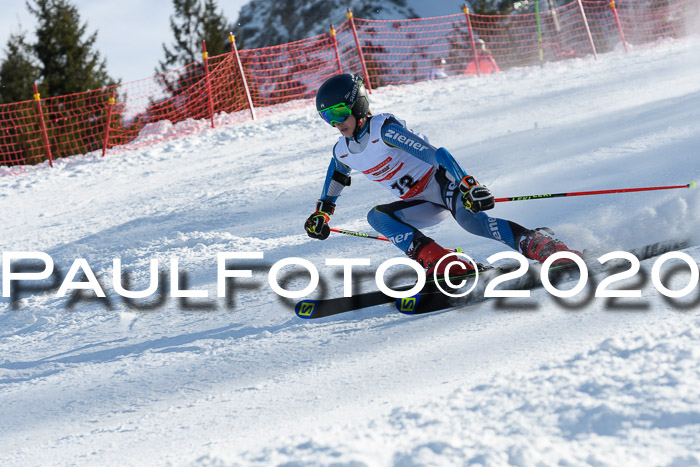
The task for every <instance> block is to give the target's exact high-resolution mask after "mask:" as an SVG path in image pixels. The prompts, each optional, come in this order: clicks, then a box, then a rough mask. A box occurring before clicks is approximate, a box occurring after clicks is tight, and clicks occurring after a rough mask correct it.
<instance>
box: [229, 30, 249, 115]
mask: <svg viewBox="0 0 700 467" xmlns="http://www.w3.org/2000/svg"><path fill="white" fill-rule="evenodd" d="M228 41H229V42H230V43H231V53H232V54H233V55H234V56H235V57H236V64H237V65H238V71H239V72H240V74H241V81H242V82H243V89H244V90H245V98H246V99H247V100H248V108H249V109H250V118H252V119H253V120H255V107H254V106H253V99H252V98H251V97H250V88H249V87H248V80H246V77H245V72H244V71H243V63H242V62H241V55H240V54H239V53H238V47H237V46H236V38H235V37H234V35H233V33H232V32H230V33H228Z"/></svg>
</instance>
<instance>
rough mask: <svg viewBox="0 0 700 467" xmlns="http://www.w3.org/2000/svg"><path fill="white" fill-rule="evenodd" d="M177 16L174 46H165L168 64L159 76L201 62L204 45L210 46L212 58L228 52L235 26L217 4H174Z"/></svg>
mask: <svg viewBox="0 0 700 467" xmlns="http://www.w3.org/2000/svg"><path fill="white" fill-rule="evenodd" d="M173 7H174V8H175V13H174V14H173V15H172V16H171V17H170V29H171V30H172V32H173V38H174V44H173V45H172V47H168V46H167V45H165V44H163V52H164V53H165V60H163V61H161V62H159V64H158V68H156V73H164V72H167V71H168V70H171V69H173V68H175V67H178V66H186V65H189V64H191V63H194V62H195V61H197V60H199V58H200V57H201V54H202V41H203V40H204V41H206V43H207V52H208V53H209V55H210V56H214V55H219V54H222V53H224V52H227V51H228V33H229V31H230V29H231V26H230V25H229V24H228V23H227V22H226V18H225V17H224V16H223V14H222V13H220V12H219V11H217V10H218V7H217V4H216V0H204V4H202V1H201V0H173Z"/></svg>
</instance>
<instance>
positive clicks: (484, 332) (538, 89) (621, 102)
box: [0, 38, 700, 466]
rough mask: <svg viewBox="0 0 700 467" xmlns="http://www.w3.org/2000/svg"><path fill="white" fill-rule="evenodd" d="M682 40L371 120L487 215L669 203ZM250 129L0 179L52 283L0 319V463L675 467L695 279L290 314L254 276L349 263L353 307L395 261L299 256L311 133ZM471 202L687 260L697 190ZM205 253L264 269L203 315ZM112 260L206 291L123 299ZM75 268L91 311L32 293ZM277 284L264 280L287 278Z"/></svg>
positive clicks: (681, 274) (596, 244) (586, 202)
mask: <svg viewBox="0 0 700 467" xmlns="http://www.w3.org/2000/svg"><path fill="white" fill-rule="evenodd" d="M699 48H700V40H698V39H697V38H694V39H687V40H683V41H668V42H663V43H659V44H655V45H654V46H653V47H649V48H640V47H637V48H635V49H633V50H632V51H631V52H630V53H629V54H625V53H624V52H622V51H619V52H614V53H610V54H606V55H603V56H600V57H598V60H595V59H593V58H592V57H590V58H585V59H575V60H570V61H566V62H560V63H553V64H545V65H544V66H543V67H532V68H525V69H514V70H509V71H508V72H506V73H501V74H499V75H495V76H488V77H481V78H475V77H472V78H469V77H463V76H458V77H451V78H448V79H445V80H440V81H433V82H425V83H419V84H415V85H411V86H402V87H388V88H381V89H379V90H376V91H375V92H374V93H373V94H372V96H371V97H372V109H373V111H374V112H375V113H379V112H393V113H394V114H396V115H397V116H399V117H400V118H402V119H405V120H406V121H407V122H408V124H409V126H410V127H411V128H413V129H415V130H417V131H421V132H423V133H424V134H426V135H428V136H429V138H430V140H431V142H432V143H433V144H436V145H437V146H444V147H446V148H448V149H449V150H450V151H451V153H452V154H453V155H455V157H456V158H457V159H458V160H459V162H460V163H461V164H462V165H463V167H464V168H465V169H466V170H467V171H468V172H469V173H470V174H473V175H475V176H476V177H477V179H478V180H479V181H480V182H482V183H484V184H486V185H488V186H489V187H490V188H491V190H492V191H493V192H494V193H495V194H496V196H497V197H505V196H517V195H531V194H541V193H557V192H569V191H587V190H597V189H612V188H634V187H644V186H658V185H684V184H688V183H690V182H692V181H694V180H699V179H700V176H699V175H700V157H699V154H698V148H699V147H700V130H699V129H700V79H698V77H699V76H700V54H699V53H698V49H699ZM261 114H263V115H262V116H261V118H259V119H258V120H257V121H251V122H248V123H243V124H237V125H222V126H219V127H217V128H215V129H213V130H212V129H209V128H208V127H207V125H208V122H201V123H197V122H189V123H188V125H195V126H196V125H198V124H199V125H201V127H202V129H201V131H199V132H198V133H197V134H196V135H194V136H188V137H184V138H169V139H167V140H165V141H164V142H161V143H157V144H152V145H150V146H145V147H140V148H138V149H134V150H121V151H112V152H110V153H108V155H107V156H106V157H105V158H101V157H99V156H100V154H88V155H86V156H75V157H71V158H66V159H62V160H59V161H56V162H55V164H54V165H55V167H54V168H49V167H48V166H47V165H46V164H44V165H41V166H37V167H32V168H28V169H27V170H26V171H25V173H23V174H20V175H5V176H2V177H0V212H2V214H3V223H2V227H1V232H2V235H0V244H1V245H2V251H3V253H7V252H18V251H29V252H37V251H40V252H45V253H47V254H48V255H49V256H50V257H51V258H52V259H53V261H54V263H55V266H56V270H57V273H56V275H55V277H54V279H56V280H57V282H56V283H55V284H54V288H53V289H52V290H49V291H31V290H20V291H18V292H17V294H14V295H13V297H12V300H13V301H12V302H11V301H10V300H11V299H10V298H7V297H4V298H2V299H1V301H0V464H1V465H69V464H91V465H117V464H118V465H162V464H173V465H193V464H194V465H231V464H233V465H250V464H253V465H277V464H292V465H308V464H338V465H363V464H367V465H401V466H409V465H459V464H469V465H508V464H512V465H521V466H531V465H533V466H534V465H582V464H591V465H610V466H618V465H623V464H624V465H679V466H680V465H700V453H699V452H698V446H700V374H699V368H700V366H699V361H700V330H699V329H698V326H699V325H700V315H699V314H698V311H697V310H698V305H699V304H700V287H698V286H697V283H696V287H695V288H694V290H693V291H692V292H691V293H690V294H689V295H688V296H687V297H685V298H679V299H669V298H666V297H664V296H662V295H661V294H660V293H659V291H657V289H656V288H655V286H654V285H653V283H652V281H651V280H650V275H651V273H650V272H651V269H652V265H653V264H654V260H653V259H652V260H648V261H644V262H642V270H641V271H640V272H639V273H637V274H636V275H635V277H634V278H632V279H628V280H625V281H623V282H620V283H617V284H616V286H615V287H618V288H619V287H624V288H626V289H632V290H633V289H640V290H641V298H623V299H605V298H594V297H592V296H591V294H592V292H594V291H595V287H594V286H595V285H596V280H598V281H599V279H596V280H594V279H591V281H590V282H589V287H588V288H587V289H586V290H587V291H586V292H584V293H582V294H581V296H577V297H574V298H571V299H561V300H559V299H555V298H554V297H553V296H552V295H551V294H549V293H547V292H546V291H544V290H542V289H537V290H533V291H532V294H531V296H530V297H529V298H520V299H506V300H500V301H499V300H490V301H484V302H481V303H478V304H472V305H469V306H465V307H462V308H459V309H454V310H451V311H447V312H441V313H435V314H429V315H422V316H419V317H409V316H405V315H402V314H400V313H398V312H396V311H395V309H394V308H393V306H380V307H375V308H371V309H366V310H362V311H357V312H353V313H349V314H344V315H339V316H337V317H332V318H325V319H320V320H315V321H304V320H301V319H299V318H297V317H296V316H295V314H294V312H293V304H294V301H293V300H287V299H282V298H280V297H279V296H278V295H276V294H275V293H274V292H273V291H272V290H271V287H270V285H269V284H268V271H269V269H270V267H271V266H272V265H273V264H274V263H276V262H277V261H279V260H282V259H285V258H290V257H301V258H304V259H306V260H309V261H311V262H313V263H314V264H316V265H317V267H318V269H319V271H320V274H321V277H322V280H323V283H324V284H325V287H326V288H327V293H328V295H329V296H340V295H342V293H343V279H342V275H341V273H340V268H338V267H334V266H327V265H325V259H327V258H370V259H371V262H372V264H371V266H369V267H363V268H357V271H356V275H357V277H358V280H359V282H358V288H360V289H361V290H370V289H374V288H375V287H376V286H375V284H374V281H373V273H374V271H375V270H376V268H377V267H378V266H379V265H380V264H381V263H382V262H384V261H385V260H387V259H390V258H393V257H396V256H400V255H401V253H400V252H399V251H398V250H397V249H396V248H394V247H393V246H392V245H390V244H388V243H385V242H380V241H375V240H368V239H361V238H356V237H350V236H343V235H333V236H331V237H330V238H329V239H328V240H326V241H323V242H320V241H316V240H311V239H309V238H308V237H307V236H306V235H305V234H304V232H303V229H302V225H303V223H304V220H305V219H306V217H307V216H308V215H309V214H310V213H311V212H312V211H313V210H314V206H315V203H316V200H317V198H318V196H319V193H320V190H321V186H322V184H323V180H324V177H325V173H326V168H327V166H328V161H329V157H330V154H331V148H332V146H333V144H334V143H335V141H336V137H337V135H336V133H335V130H334V129H332V128H330V127H329V126H327V125H326V124H325V123H324V122H323V121H322V120H321V119H320V118H318V116H317V115H316V112H315V109H314V107H313V104H312V102H308V103H304V105H303V106H301V107H297V108H291V109H290V108H284V109H277V110H275V109H268V110H267V111H265V112H261ZM163 131H164V132H168V131H172V128H171V126H170V125H163ZM391 200H392V199H391V196H390V194H389V193H388V192H386V191H384V190H383V189H382V188H381V187H380V186H379V185H376V184H371V183H370V182H368V181H367V180H365V179H364V178H363V177H362V176H361V174H356V175H355V176H354V177H353V183H352V186H350V187H348V188H346V190H345V192H344V193H343V195H342V197H341V198H340V200H339V203H338V208H337V213H336V214H335V215H334V216H333V220H332V223H333V225H334V226H336V227H342V228H346V229H352V230H360V231H371V229H370V227H369V226H368V225H367V222H366V213H367V212H368V211H369V210H370V209H371V208H372V206H374V205H376V204H383V203H387V202H389V201H391ZM493 212H494V214H495V215H498V216H499V217H504V218H508V219H512V220H513V221H516V222H519V223H521V224H523V225H526V226H528V227H531V228H534V227H538V226H548V227H550V228H552V229H553V230H554V231H556V232H557V234H558V236H559V237H560V238H561V239H562V240H564V241H565V242H566V243H567V244H569V245H570V246H572V247H575V248H577V249H587V250H589V251H601V252H610V251H615V250H621V249H622V250H624V249H627V248H634V247H638V246H641V245H645V244H648V243H650V242H654V241H659V240H664V239H689V240H690V246H689V247H688V248H686V249H683V250H681V251H680V252H681V253H684V254H685V255H688V256H689V257H690V258H692V261H695V263H697V262H698V261H699V260H700V249H699V248H698V246H697V245H698V235H697V232H698V230H699V227H700V190H689V189H682V190H681V189H678V190H667V191H655V192H642V193H630V194H616V195H601V196H586V197H575V198H556V199H547V200H532V201H518V202H509V203H500V204H499V205H498V206H497V207H496V209H495V210H494V211H493ZM426 233H427V234H429V235H431V236H432V237H434V238H435V239H436V240H438V241H439V242H440V243H442V244H444V245H446V246H453V247H457V246H460V247H463V248H464V249H465V251H466V252H467V253H469V254H470V255H471V256H472V257H474V258H475V259H477V260H478V261H481V262H485V261H486V258H488V257H489V256H491V255H492V254H494V253H497V252H499V251H503V249H504V247H503V246H502V245H501V244H499V243H497V242H494V241H488V240H485V239H481V238H475V237H472V236H470V235H468V234H466V233H465V232H463V231H461V230H460V228H459V227H458V226H457V225H456V223H455V222H453V221H452V220H451V219H448V220H446V221H444V222H443V223H442V224H440V225H439V226H436V227H432V228H430V229H427V230H426ZM223 252H262V253H263V254H264V258H263V259H248V260H239V261H233V262H231V264H232V266H231V267H237V268H240V269H252V271H253V272H252V277H251V278H236V279H235V280H234V281H233V283H234V285H233V288H232V290H229V293H228V295H227V297H226V298H218V297H217V254H218V253H223ZM115 257H116V258H120V259H121V261H122V265H123V267H124V269H125V270H127V271H129V278H130V286H129V287H130V288H131V289H132V290H143V289H146V288H147V287H148V285H149V277H150V276H149V264H150V262H151V261H152V260H157V261H158V267H159V269H160V270H161V271H163V274H164V276H163V277H161V283H163V282H162V281H163V280H165V279H167V278H168V275H169V270H170V261H171V258H176V259H177V261H178V268H179V271H180V276H179V279H180V280H179V282H180V288H181V289H188V290H196V291H200V292H201V293H206V294H208V296H207V297H206V298H202V297H199V298H186V299H181V298H173V297H170V296H169V289H166V290H165V292H164V294H163V296H162V299H161V295H160V294H156V295H154V296H153V297H150V298H144V299H134V300H133V301H132V302H130V303H128V302H127V301H126V300H124V299H123V298H122V297H121V296H120V295H118V294H117V293H116V292H115V290H114V286H113V284H112V276H113V272H112V261H113V259H114V258H115ZM80 258H82V259H84V260H85V263H86V264H88V265H89V268H90V269H91V270H92V271H94V272H95V274H96V275H97V280H98V281H99V283H100V284H101V286H102V288H104V291H105V293H106V295H107V297H106V299H96V297H95V294H94V292H93V291H92V290H77V291H76V290H69V293H68V294H67V295H66V296H57V289H58V285H59V284H60V281H61V279H62V278H63V277H65V276H66V275H67V274H68V272H69V269H70V267H71V265H72V264H73V263H74V261H76V260H78V259H80ZM85 263H84V264H85ZM674 265H676V266H678V267H675V268H674ZM671 270H673V271H671ZM301 271H302V270H301V269H298V268H297V269H291V268H286V269H284V270H283V272H282V273H281V274H280V280H281V281H282V278H283V277H284V278H285V279H286V281H285V286H286V287H287V288H288V289H290V290H298V289H300V288H303V287H304V286H305V285H306V284H307V283H308V275H307V274H305V273H303V272H301ZM663 271H666V274H664V277H665V285H666V286H667V287H668V288H670V289H674V290H680V289H682V288H683V287H684V286H685V285H686V284H688V283H689V281H690V280H691V279H692V278H691V275H690V273H689V271H690V268H689V266H688V265H686V264H685V263H683V262H682V261H681V260H672V261H669V262H668V263H666V265H665V266H664V269H663ZM674 271H675V272H674ZM79 278H80V274H78V275H77V276H76V279H75V280H76V281H78V280H79ZM83 280H86V279H83ZM25 285H27V284H26V283H25ZM40 285H43V286H46V285H47V284H46V281H44V282H43V283H41V284H40ZM613 288H614V287H613ZM17 298H19V299H18V300H16V299H17Z"/></svg>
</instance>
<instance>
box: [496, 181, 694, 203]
mask: <svg viewBox="0 0 700 467" xmlns="http://www.w3.org/2000/svg"><path fill="white" fill-rule="evenodd" d="M694 187H695V182H690V183H688V184H687V185H675V186H650V187H645V188H620V189H617V190H594V191H572V192H568V193H548V194H544V195H528V196H511V197H510V198H496V199H495V200H494V201H496V202H497V203H503V202H505V201H525V200H528V199H547V198H564V197H568V196H588V195H607V194H612V193H632V192H636V191H653V190H675V189H678V188H694Z"/></svg>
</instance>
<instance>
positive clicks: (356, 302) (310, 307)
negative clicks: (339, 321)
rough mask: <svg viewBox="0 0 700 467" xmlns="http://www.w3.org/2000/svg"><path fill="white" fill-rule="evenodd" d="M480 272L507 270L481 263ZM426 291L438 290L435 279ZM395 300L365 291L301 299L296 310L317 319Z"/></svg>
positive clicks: (300, 313)
mask: <svg viewBox="0 0 700 467" xmlns="http://www.w3.org/2000/svg"><path fill="white" fill-rule="evenodd" d="M480 266H481V267H480V274H481V273H483V272H484V271H487V270H492V269H499V270H501V271H502V272H505V271H506V269H501V268H492V267H489V266H483V265H480ZM473 276H474V273H470V274H465V275H463V276H457V277H455V278H454V279H455V280H457V279H460V278H462V279H464V278H469V277H473ZM414 285H415V283H414V284H410V285H403V286H399V287H396V288H394V290H396V291H397V292H401V291H405V290H410V289H412V288H413V286H414ZM423 290H424V292H425V293H429V292H431V291H433V290H437V288H436V286H435V283H434V281H431V280H428V281H426V284H425V287H424V289H423ZM394 300H396V299H395V298H394V297H389V296H388V295H385V294H384V293H382V292H381V291H379V290H376V291H373V292H365V293H361V294H357V295H353V296H352V297H336V298H326V299H320V300H310V299H307V300H301V301H299V302H297V304H296V306H295V307H294V312H295V313H296V315H297V316H298V317H299V318H302V319H317V318H325V317H327V316H333V315H338V314H340V313H347V312H349V311H355V310H361V309H363V308H368V307H371V306H377V305H383V304H390V303H392V302H393V301H394Z"/></svg>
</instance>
